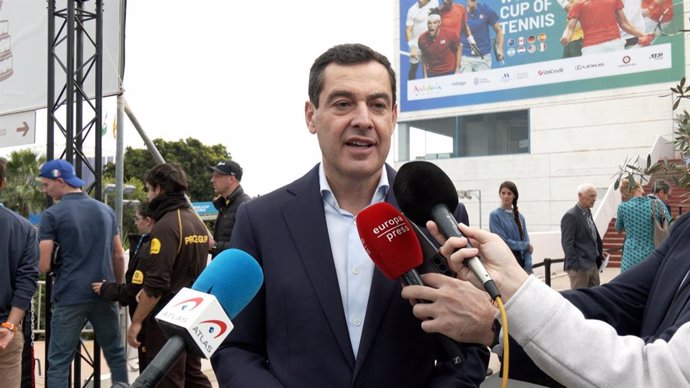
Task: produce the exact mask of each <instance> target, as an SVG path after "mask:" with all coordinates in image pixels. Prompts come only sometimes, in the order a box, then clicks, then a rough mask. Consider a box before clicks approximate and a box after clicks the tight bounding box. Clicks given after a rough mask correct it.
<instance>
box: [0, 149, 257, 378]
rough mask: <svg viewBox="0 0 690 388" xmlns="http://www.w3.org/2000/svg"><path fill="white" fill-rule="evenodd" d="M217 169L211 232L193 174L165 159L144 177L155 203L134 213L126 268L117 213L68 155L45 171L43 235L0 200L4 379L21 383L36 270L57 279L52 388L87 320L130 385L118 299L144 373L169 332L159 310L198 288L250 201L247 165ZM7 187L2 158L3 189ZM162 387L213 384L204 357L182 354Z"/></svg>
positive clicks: (114, 372) (0, 360) (0, 362)
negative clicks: (191, 185) (192, 186)
mask: <svg viewBox="0 0 690 388" xmlns="http://www.w3.org/2000/svg"><path fill="white" fill-rule="evenodd" d="M210 168H211V169H212V170H213V175H212V179H211V184H212V185H213V187H214V191H215V193H216V194H218V197H217V199H216V201H215V205H216V207H217V208H218V210H219V213H218V216H217V219H216V222H215V227H214V232H213V233H210V232H209V231H208V229H207V228H206V226H205V225H204V224H203V222H202V221H201V219H200V218H199V217H198V215H196V214H195V213H194V212H193V210H192V209H191V204H190V202H189V200H188V199H187V197H186V191H187V189H188V183H187V176H186V174H185V172H184V171H183V170H182V169H181V168H179V167H178V166H175V165H173V164H159V165H157V166H155V167H153V168H152V169H150V170H149V171H148V172H147V174H146V175H145V176H144V177H143V178H144V182H145V187H146V192H147V198H148V201H147V202H144V203H143V204H141V205H140V206H139V208H138V209H137V211H136V216H135V220H134V222H135V224H136V227H137V229H138V231H139V232H140V233H141V236H140V238H139V239H138V240H137V241H136V243H135V245H133V246H131V247H130V257H129V263H128V265H127V271H126V272H125V263H124V250H123V246H122V243H121V238H120V234H119V230H118V225H117V222H116V218H115V214H114V213H113V211H112V209H110V207H108V206H107V205H105V204H103V203H102V202H100V201H97V200H95V199H93V198H91V197H90V196H89V195H88V194H87V193H86V192H84V191H82V187H83V186H84V185H85V182H84V181H83V180H82V179H80V178H79V177H78V176H77V175H76V174H75V171H74V167H73V166H72V164H70V163H69V162H67V161H65V160H59V159H56V160H51V161H48V162H47V163H45V164H43V165H42V166H41V169H40V172H39V175H38V177H37V179H38V180H40V183H41V186H42V189H43V191H44V192H45V194H46V195H47V196H48V197H50V199H51V200H52V201H54V204H53V205H52V206H50V207H48V208H47V209H46V210H45V211H44V212H43V213H42V214H41V218H40V224H39V226H38V232H36V230H35V229H34V227H33V226H32V225H31V224H29V223H28V221H26V220H24V219H23V218H22V217H20V216H18V215H17V214H16V213H14V212H12V211H9V210H7V209H5V208H4V207H2V206H0V228H1V229H2V233H0V234H1V235H2V246H1V247H0V260H1V261H0V265H1V268H2V271H0V273H2V275H1V276H2V277H3V281H2V287H1V288H2V292H1V294H0V295H1V296H2V299H1V300H2V304H1V305H0V320H1V321H2V326H1V327H0V380H2V381H3V384H8V385H7V386H11V387H19V386H20V382H21V378H22V376H21V370H22V369H21V364H22V350H23V343H24V338H23V335H22V330H21V329H22V325H23V324H24V323H25V322H24V314H25V312H26V310H27V309H28V307H29V306H30V303H31V298H32V297H33V295H34V293H35V292H36V289H37V282H38V274H39V271H40V272H42V273H50V274H52V277H53V279H54V280H53V283H52V293H51V299H50V303H51V306H52V316H51V319H50V322H49V325H50V330H49V331H50V333H51V336H50V340H49V342H48V352H47V360H46V364H47V370H46V386H48V387H67V386H68V377H69V374H70V371H69V366H70V363H71V362H72V361H73V359H74V353H75V350H76V349H77V346H78V344H79V341H80V337H81V332H82V329H83V328H84V326H85V325H86V323H87V322H89V323H90V325H91V326H92V328H93V331H94V334H95V337H96V339H97V340H98V343H99V345H100V346H101V348H102V350H103V353H104V355H105V358H106V361H107V363H108V367H109V368H110V372H111V381H112V382H113V383H127V380H128V372H127V365H126V357H125V348H124V342H123V341H122V338H121V337H120V324H119V308H118V304H116V303H115V302H119V303H120V304H121V305H123V306H129V314H130V317H131V321H132V323H131V325H130V326H129V329H128V332H127V342H128V343H129V344H130V345H131V346H133V347H135V348H137V349H138V361H139V368H140V370H143V369H144V368H145V367H146V366H147V365H149V364H150V363H151V361H152V360H153V359H154V358H155V357H156V355H157V354H158V353H159V351H160V350H161V349H162V347H163V345H164V344H165V342H166V340H167V337H166V335H165V334H164V333H163V331H162V330H161V329H160V327H159V326H158V324H157V323H156V321H155V318H154V317H155V315H156V313H157V312H158V311H160V310H161V309H162V308H163V307H164V306H165V304H166V303H167V302H168V301H170V299H172V297H173V296H174V295H175V294H176V293H177V292H178V291H179V290H180V289H181V288H182V287H190V286H191V285H192V283H193V282H194V280H195V279H196V277H197V276H198V275H199V274H200V272H201V271H202V270H203V269H204V268H205V266H206V263H207V261H208V258H209V255H212V257H215V256H216V255H217V254H218V253H219V252H221V251H223V250H225V249H227V248H228V247H229V241H230V235H231V233H232V228H233V225H234V221H235V214H236V212H237V208H238V207H239V205H240V204H241V203H244V202H246V201H248V200H249V199H250V198H249V196H248V195H246V194H245V193H244V191H243V189H242V187H241V185H240V180H241V179H242V168H241V167H240V165H239V164H238V163H236V162H234V161H232V160H227V161H221V162H219V163H218V164H216V165H215V166H212V167H210ZM5 184H6V177H5V161H4V160H0V191H1V190H2V188H3V187H4V185H5ZM160 386H161V387H163V386H165V387H207V388H210V387H211V383H210V381H209V379H208V377H207V376H206V375H205V374H204V373H203V372H202V371H201V360H200V358H199V357H198V356H193V355H187V354H182V355H181V356H180V357H179V358H178V359H177V361H176V364H175V365H174V366H173V367H172V368H171V369H170V371H169V372H168V373H167V374H166V375H165V376H164V378H163V380H162V382H161V385H160Z"/></svg>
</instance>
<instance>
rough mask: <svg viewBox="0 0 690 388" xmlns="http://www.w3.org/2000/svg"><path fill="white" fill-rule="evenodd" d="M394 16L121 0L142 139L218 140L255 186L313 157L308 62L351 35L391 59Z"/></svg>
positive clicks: (347, 9) (385, 0) (364, 10)
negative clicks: (308, 121)
mask: <svg viewBox="0 0 690 388" xmlns="http://www.w3.org/2000/svg"><path fill="white" fill-rule="evenodd" d="M248 4H251V5H252V7H247V6H246V5H248ZM289 15H293V16H289ZM394 17H395V15H394V1H393V0H347V1H330V0H325V1H324V0H320V1H317V0H302V1H276V0H269V1H263V2H256V3H253V2H252V3H245V2H229V1H216V0H214V1H204V2H188V1H185V2H183V1H178V0H145V1H129V2H128V10H127V38H126V41H127V53H126V70H125V78H124V85H125V96H126V99H127V101H128V103H129V105H130V107H131V109H132V110H133V112H134V113H135V115H136V116H137V118H138V119H139V121H140V122H141V124H142V125H143V127H144V129H145V131H146V132H147V134H148V135H149V137H150V138H152V139H153V138H158V137H162V138H164V139H166V140H176V139H180V138H186V137H195V138H197V139H200V140H201V141H202V142H203V143H205V144H216V143H222V144H224V145H225V146H226V147H227V149H228V151H229V152H230V153H231V154H232V157H233V159H234V160H236V161H237V162H239V163H240V164H241V165H242V167H243V168H244V171H245V174H244V178H243V179H242V184H243V186H244V187H245V191H246V192H248V193H249V194H250V195H256V194H265V193H267V192H269V191H271V190H273V189H275V188H277V187H279V186H281V185H283V184H286V183H289V182H290V181H292V180H294V179H296V178H298V177H300V176H302V175H303V174H304V173H305V172H306V171H307V170H308V169H309V168H311V167H312V166H313V165H314V164H316V163H317V162H319V161H320V153H319V150H318V144H317V142H316V136H313V135H311V134H309V132H308V131H307V127H306V125H305V123H304V102H305V101H306V100H307V80H308V71H309V67H310V66H311V63H312V62H313V60H314V59H315V58H316V57H317V56H318V55H319V54H321V53H322V52H323V51H325V50H326V49H328V48H329V47H331V46H333V45H335V44H339V43H350V42H360V43H364V44H367V45H369V46H371V47H372V48H374V49H376V50H378V51H380V52H381V53H383V54H385V55H386V56H388V57H389V58H390V59H391V61H392V60H393V58H392V55H393V47H394V44H393V40H394V22H395V20H394ZM108 112H109V113H108V114H109V117H112V115H113V114H115V110H114V107H113V108H112V109H109V111H108ZM109 120H111V119H110V118H109ZM125 130H126V131H125V134H126V140H125V141H126V143H127V144H128V145H134V146H143V142H141V140H139V138H138V134H137V133H136V131H135V130H134V128H133V127H131V126H130V125H129V123H127V126H126V128H125ZM107 142H109V143H113V144H114V140H113V139H112V136H111V137H110V139H108V140H106V143H107Z"/></svg>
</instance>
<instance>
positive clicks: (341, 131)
mask: <svg viewBox="0 0 690 388" xmlns="http://www.w3.org/2000/svg"><path fill="white" fill-rule="evenodd" d="M322 77H323V88H322V90H321V94H320V95H319V107H318V108H316V107H315V106H314V104H312V103H311V102H309V101H308V102H307V103H306V104H305V110H304V117H305V120H306V122H307V127H308V128H309V132H311V133H313V134H316V136H317V138H318V140H319V146H320V148H321V154H322V157H323V167H324V170H325V172H326V176H327V177H328V178H329V179H341V180H342V179H345V180H351V179H367V178H371V177H373V176H376V174H378V173H379V172H380V170H381V168H382V167H383V164H384V162H385V160H386V157H387V156H388V151H389V150H390V145H391V136H392V135H393V129H394V127H395V122H396V120H397V118H398V113H397V105H396V103H395V101H393V91H392V88H391V85H390V81H389V76H388V71H387V70H386V68H385V67H384V66H383V65H381V64H380V63H378V62H375V61H372V62H368V63H363V64H357V65H348V66H343V65H338V64H335V63H331V64H329V65H328V66H327V67H326V69H325V70H324V73H323V76H322Z"/></svg>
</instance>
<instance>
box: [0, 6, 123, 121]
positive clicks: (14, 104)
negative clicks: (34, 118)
mask: <svg viewBox="0 0 690 388" xmlns="http://www.w3.org/2000/svg"><path fill="white" fill-rule="evenodd" d="M47 3H48V2H47V1H46V0H0V115H3V114H7V113H14V112H22V111H28V110H33V109H39V108H44V107H45V106H46V105H47V99H48V97H47V94H48V92H47V90H48V89H47V84H48V4H47ZM95 3H96V2H94V1H88V2H84V9H85V10H87V11H89V12H95ZM102 3H103V47H104V48H103V54H104V55H103V94H104V95H106V96H107V95H114V94H116V93H118V91H119V76H118V70H117V69H118V63H119V58H120V30H121V27H120V6H121V0H106V1H102ZM66 7H67V0H58V1H57V2H56V9H58V10H60V9H65V8H66ZM63 21H64V19H57V22H56V26H55V31H56V32H58V31H61V30H62V31H63V33H62V35H61V36H62V37H64V36H65V34H64V29H66V28H67V27H66V26H64V23H63ZM84 26H85V28H86V31H87V32H88V34H89V36H90V37H91V38H93V37H94V36H95V27H96V22H95V21H94V20H91V21H88V22H86V23H85V24H84ZM88 39H90V38H87V37H85V38H84V60H85V61H86V60H87V59H88V58H89V57H90V56H92V55H93V54H94V47H93V44H91V43H90V42H89V40H88ZM66 43H67V42H66V41H62V43H61V44H60V45H59V48H58V49H56V56H57V57H58V58H59V61H60V62H59V63H60V64H56V65H55V75H56V85H57V88H58V89H57V90H56V94H59V93H60V88H61V87H62V86H63V85H64V84H65V71H64V70H62V68H61V66H66V60H65V58H66ZM61 64H62V65H61ZM87 68H90V69H91V74H90V76H89V77H88V78H87V81H86V85H85V88H84V89H85V91H86V92H87V94H88V95H89V96H92V95H93V93H94V89H95V87H94V80H95V73H94V72H95V69H93V68H92V67H91V66H87Z"/></svg>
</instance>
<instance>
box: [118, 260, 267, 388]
mask: <svg viewBox="0 0 690 388" xmlns="http://www.w3.org/2000/svg"><path fill="white" fill-rule="evenodd" d="M263 277H264V276H263V272H262V271H261V267H260V266H259V263H257V261H256V260H255V259H254V258H253V257H252V256H250V255H249V254H248V253H246V252H244V251H241V250H239V249H228V250H225V251H223V252H221V253H220V254H219V255H218V256H216V258H215V259H213V261H212V262H211V263H210V264H209V265H208V266H207V267H206V269H205V270H204V271H203V272H202V273H201V274H200V275H199V277H198V278H197V279H196V281H195V282H194V284H193V285H192V288H191V289H190V288H183V289H181V290H180V291H179V292H178V293H177V294H176V295H175V297H174V298H173V299H172V300H171V301H170V302H168V304H167V305H165V307H163V309H162V310H161V311H160V313H158V315H156V320H157V321H158V325H159V326H160V327H161V329H162V330H163V331H164V332H165V334H166V335H167V336H168V341H167V342H166V343H165V345H164V346H163V348H162V349H161V350H160V352H158V354H157V355H156V357H154V359H153V361H151V363H150V364H149V365H148V366H147V367H146V369H144V371H143V372H142V373H141V375H139V377H138V378H137V379H136V381H134V384H133V385H132V387H136V388H143V387H155V386H156V384H157V383H158V382H159V381H160V379H161V378H162V377H163V376H164V375H165V374H166V373H167V371H168V369H170V367H171V366H172V365H173V364H174V363H175V361H176V360H177V357H178V356H179V355H180V354H181V353H182V352H184V351H187V352H189V353H192V354H194V355H197V356H200V357H205V358H208V357H210V356H211V355H212V354H213V353H214V352H215V351H216V349H217V348H218V346H219V345H220V344H221V343H222V342H223V340H224V339H225V337H227V336H228V334H230V331H231V330H232V329H233V326H232V322H231V321H230V319H231V318H234V317H235V316H236V315H237V314H238V313H239V312H240V311H242V309H243V308H244V307H245V306H247V304H248V303H249V302H250V301H251V300H252V299H253V298H254V295H256V293H257V292H258V291H259V288H261V284H262V283H263Z"/></svg>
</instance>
